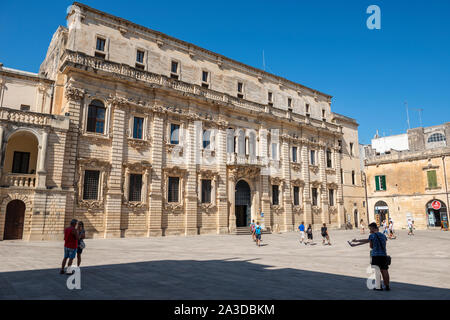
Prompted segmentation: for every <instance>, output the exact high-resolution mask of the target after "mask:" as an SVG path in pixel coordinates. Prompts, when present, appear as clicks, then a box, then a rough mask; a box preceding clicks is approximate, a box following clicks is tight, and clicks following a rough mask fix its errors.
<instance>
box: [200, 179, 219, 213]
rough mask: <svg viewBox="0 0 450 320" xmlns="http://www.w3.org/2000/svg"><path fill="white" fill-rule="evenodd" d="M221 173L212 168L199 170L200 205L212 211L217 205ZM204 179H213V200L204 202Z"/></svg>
mask: <svg viewBox="0 0 450 320" xmlns="http://www.w3.org/2000/svg"><path fill="white" fill-rule="evenodd" d="M218 177H219V173H218V172H215V171H212V170H200V171H198V172H197V185H198V189H197V190H198V194H197V197H198V207H200V208H202V209H203V210H206V211H208V213H210V212H211V211H212V210H213V209H214V208H215V207H216V206H217V190H218ZM202 180H211V202H209V203H202Z"/></svg>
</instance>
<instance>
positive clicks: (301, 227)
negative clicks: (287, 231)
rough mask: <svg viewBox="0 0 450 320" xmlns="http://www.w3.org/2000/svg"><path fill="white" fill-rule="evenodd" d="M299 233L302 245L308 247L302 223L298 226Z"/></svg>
mask: <svg viewBox="0 0 450 320" xmlns="http://www.w3.org/2000/svg"><path fill="white" fill-rule="evenodd" d="M298 231H299V232H300V243H304V244H305V245H306V242H303V241H305V225H304V224H303V221H302V223H301V224H300V225H299V226H298Z"/></svg>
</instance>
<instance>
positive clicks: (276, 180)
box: [269, 177, 285, 213]
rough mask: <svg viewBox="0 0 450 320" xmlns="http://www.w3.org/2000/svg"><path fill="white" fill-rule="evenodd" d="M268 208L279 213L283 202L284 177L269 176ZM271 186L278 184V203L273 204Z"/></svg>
mask: <svg viewBox="0 0 450 320" xmlns="http://www.w3.org/2000/svg"><path fill="white" fill-rule="evenodd" d="M269 180H270V189H269V192H270V199H271V201H270V208H271V209H273V210H275V212H276V213H279V212H280V211H281V210H282V209H283V203H284V192H283V191H284V185H285V182H284V179H281V178H279V177H270V179H269ZM272 186H278V204H273V193H272V192H273V191H272Z"/></svg>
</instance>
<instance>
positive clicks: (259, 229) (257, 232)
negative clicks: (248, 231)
mask: <svg viewBox="0 0 450 320" xmlns="http://www.w3.org/2000/svg"><path fill="white" fill-rule="evenodd" d="M255 231H256V234H261V226H257V227H256V229H255Z"/></svg>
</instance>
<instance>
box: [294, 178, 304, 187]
mask: <svg viewBox="0 0 450 320" xmlns="http://www.w3.org/2000/svg"><path fill="white" fill-rule="evenodd" d="M291 185H293V186H296V187H303V186H305V182H304V181H303V180H302V179H295V180H291Z"/></svg>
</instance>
